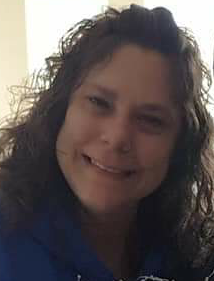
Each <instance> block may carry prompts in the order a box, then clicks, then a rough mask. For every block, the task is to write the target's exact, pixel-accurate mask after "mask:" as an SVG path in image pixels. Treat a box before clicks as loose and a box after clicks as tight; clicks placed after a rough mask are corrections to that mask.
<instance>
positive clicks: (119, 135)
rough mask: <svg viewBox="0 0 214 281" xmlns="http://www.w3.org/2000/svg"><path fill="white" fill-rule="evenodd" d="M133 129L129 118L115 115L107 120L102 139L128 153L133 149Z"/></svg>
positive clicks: (111, 146)
mask: <svg viewBox="0 0 214 281" xmlns="http://www.w3.org/2000/svg"><path fill="white" fill-rule="evenodd" d="M132 139H133V130H132V125H131V124H130V120H129V118H127V117H125V116H114V117H112V118H110V119H108V120H106V121H105V123H104V126H103V130H102V135H101V140H102V142H103V143H105V145H108V146H109V147H110V148H111V149H113V150H115V151H117V152H120V153H128V152H130V150H131V149H132Z"/></svg>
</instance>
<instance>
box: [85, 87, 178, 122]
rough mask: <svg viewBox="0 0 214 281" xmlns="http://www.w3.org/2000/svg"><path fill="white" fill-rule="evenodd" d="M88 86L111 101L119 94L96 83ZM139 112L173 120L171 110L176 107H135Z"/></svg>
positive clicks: (146, 104)
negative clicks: (159, 115)
mask: <svg viewBox="0 0 214 281" xmlns="http://www.w3.org/2000/svg"><path fill="white" fill-rule="evenodd" d="M87 84H89V85H90V86H92V87H94V88H97V89H98V90H99V91H100V92H101V93H102V94H104V95H106V96H108V97H110V98H111V99H112V100H117V99H118V96H119V94H118V93H117V91H116V90H114V89H111V88H109V87H106V86H103V85H99V84H96V83H91V82H87ZM137 108H138V111H139V112H145V111H147V112H148V113H149V112H150V113H156V114H161V115H163V116H165V117H166V118H170V117H171V118H173V116H174V114H173V110H174V109H176V106H173V103H172V104H171V107H169V106H165V105H163V104H160V103H157V104H155V103H145V104H141V105H138V106H137Z"/></svg>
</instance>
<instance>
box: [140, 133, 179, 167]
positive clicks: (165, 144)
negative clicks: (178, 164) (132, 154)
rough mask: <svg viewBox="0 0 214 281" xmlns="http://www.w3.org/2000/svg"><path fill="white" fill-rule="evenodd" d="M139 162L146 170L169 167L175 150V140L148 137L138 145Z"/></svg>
mask: <svg viewBox="0 0 214 281" xmlns="http://www.w3.org/2000/svg"><path fill="white" fill-rule="evenodd" d="M138 147H139V148H138V157H139V161H140V163H141V165H142V167H144V168H153V167H154V168H155V167H156V166H162V165H163V167H165V166H168V163H169V159H170V157H171V155H172V152H173V148H174V138H167V137H161V136H153V137H151V136H146V137H144V139H143V140H141V142H140V144H138Z"/></svg>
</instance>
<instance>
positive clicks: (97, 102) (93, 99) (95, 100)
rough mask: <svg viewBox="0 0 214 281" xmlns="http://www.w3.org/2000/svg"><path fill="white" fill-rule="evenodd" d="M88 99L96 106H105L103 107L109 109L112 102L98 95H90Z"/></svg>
mask: <svg viewBox="0 0 214 281" xmlns="http://www.w3.org/2000/svg"><path fill="white" fill-rule="evenodd" d="M88 100H89V101H90V102H91V103H92V104H93V105H94V106H96V107H98V108H103V109H109V108H110V103H109V102H108V101H106V100H105V99H103V98H100V97H97V96H90V97H88Z"/></svg>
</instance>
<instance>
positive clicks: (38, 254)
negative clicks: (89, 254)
mask: <svg viewBox="0 0 214 281" xmlns="http://www.w3.org/2000/svg"><path fill="white" fill-rule="evenodd" d="M46 223H47V225H48V222H47V221H46ZM0 225H1V219H0ZM33 226H34V227H35V230H37V234H39V233H40V235H43V236H45V235H46V236H48V227H47V228H44V227H43V226H44V225H43V224H41V223H39V224H38V223H35V225H33ZM32 232H34V230H32V231H31V232H30V231H28V229H22V230H21V229H19V230H14V231H11V232H10V233H9V234H7V235H5V233H4V232H3V231H2V230H1V228H0V280H1V281H20V280H22V281H28V280H31V281H37V280H46V281H49V280H51V281H52V280H53V281H55V277H54V276H55V272H54V270H53V265H52V263H51V259H50V255H49V253H48V251H47V249H45V245H43V244H42V243H40V240H39V239H37V237H36V235H35V236H34V235H33V234H32ZM47 239H48V237H47Z"/></svg>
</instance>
